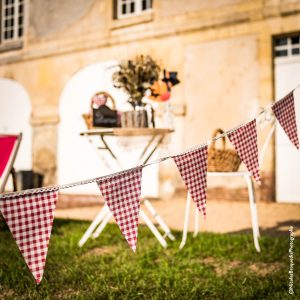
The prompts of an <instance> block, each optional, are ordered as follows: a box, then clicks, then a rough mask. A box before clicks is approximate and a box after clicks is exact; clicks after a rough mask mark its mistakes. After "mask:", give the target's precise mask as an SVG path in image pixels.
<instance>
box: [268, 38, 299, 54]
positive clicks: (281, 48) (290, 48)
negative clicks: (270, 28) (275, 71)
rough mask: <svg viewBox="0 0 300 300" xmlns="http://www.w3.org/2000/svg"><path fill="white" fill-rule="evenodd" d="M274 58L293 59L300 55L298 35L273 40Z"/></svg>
mask: <svg viewBox="0 0 300 300" xmlns="http://www.w3.org/2000/svg"><path fill="white" fill-rule="evenodd" d="M274 54H275V57H294V56H296V55H300V34H293V35H290V36H281V37H276V38H275V39H274Z"/></svg>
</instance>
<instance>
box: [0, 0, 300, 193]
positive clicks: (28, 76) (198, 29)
mask: <svg viewBox="0 0 300 300" xmlns="http://www.w3.org/2000/svg"><path fill="white" fill-rule="evenodd" d="M2 2H5V1H2ZM118 2H119V1H112V0H64V1H59V0H51V1H50V0H43V1H40V0H24V25H23V27H24V32H23V34H22V37H21V38H20V39H18V41H15V42H12V43H5V45H4V44H1V45H0V51H1V52H0V77H1V78H9V79H12V80H15V81H17V82H18V83H20V84H21V85H22V86H23V87H24V88H25V89H26V90H27V92H28V94H29V96H30V101H31V106H32V113H31V120H30V124H31V126H32V130H33V132H32V163H33V169H35V170H37V171H42V172H43V173H45V174H46V182H45V184H47V185H49V184H53V183H56V171H57V135H58V124H59V122H60V116H59V110H58V107H59V99H60V95H61V93H62V90H63V88H64V86H65V85H66V83H67V82H68V80H69V78H70V77H71V76H72V75H73V74H74V73H76V72H77V71H79V70H80V69H82V68H84V67H85V66H87V65H89V64H93V63H96V62H101V61H108V60H122V59H127V58H131V57H133V56H135V55H136V54H141V53H143V54H151V55H152V56H153V57H154V58H155V59H157V60H159V61H160V62H161V63H162V65H163V66H164V67H166V68H167V69H170V70H176V71H178V72H179V78H180V79H181V84H180V85H178V87H176V91H175V92H174V93H173V95H172V97H173V98H172V103H173V105H174V106H175V107H177V108H178V109H177V110H178V111H177V113H176V111H175V113H176V116H175V124H176V127H177V128H176V132H175V133H174V138H173V140H172V146H173V150H175V151H176V150H182V149H187V148H188V147H190V146H194V145H195V144H197V143H199V144H200V143H202V142H203V141H206V140H207V139H208V138H210V136H211V134H212V132H213V131H214V129H215V128H216V127H221V128H224V129H230V128H232V127H233V126H235V125H237V124H239V123H240V122H242V121H247V120H248V119H249V118H251V117H253V114H254V113H255V111H256V109H257V108H258V107H264V106H265V105H267V104H268V103H269V102H270V101H271V100H272V99H274V96H275V95H274V69H273V59H274V57H273V46H272V45H273V39H274V37H275V36H279V35H284V34H288V33H293V32H299V31H300V1H294V0H266V1H261V0H243V1H241V0H212V1H204V0H186V1H181V0H153V1H149V3H150V4H149V5H150V6H152V8H151V9H147V10H145V11H144V12H142V13H136V14H134V15H133V16H130V17H120V16H119V18H118V11H117V7H116V6H117V5H118ZM133 2H134V1H133ZM274 153H275V149H274V142H273V144H272V146H271V147H270V148H269V149H268V153H267V158H266V160H265V162H264V164H263V166H262V171H263V189H262V191H263V198H265V199H274V171H275V163H274ZM160 176H161V179H162V180H166V179H168V178H173V177H174V178H175V179H174V180H175V182H177V183H178V184H179V182H180V180H179V179H176V178H178V174H177V173H176V170H175V168H173V169H172V171H170V166H169V165H168V164H166V165H163V166H161V170H160ZM176 180H177V181H176Z"/></svg>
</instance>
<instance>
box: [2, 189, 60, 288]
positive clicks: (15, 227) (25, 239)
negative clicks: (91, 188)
mask: <svg viewBox="0 0 300 300" xmlns="http://www.w3.org/2000/svg"><path fill="white" fill-rule="evenodd" d="M56 201H57V190H55V191H48V192H47V191H45V192H41V193H35V194H27V195H24V196H18V197H15V198H10V199H4V200H1V201H0V211H1V213H2V215H3V217H4V219H5V222H6V224H7V226H8V227H9V230H10V232H11V234H12V236H13V237H14V239H15V240H16V243H17V245H18V247H19V249H20V252H21V253H22V255H23V257H24V260H25V262H26V264H27V266H28V268H29V270H30V272H31V273H32V275H33V276H34V278H35V281H36V283H37V284H39V283H40V282H41V280H42V278H43V273H44V268H45V264H46V257H47V252H48V245H49V240H50V235H51V230H52V225H53V213H54V210H55V207H56Z"/></svg>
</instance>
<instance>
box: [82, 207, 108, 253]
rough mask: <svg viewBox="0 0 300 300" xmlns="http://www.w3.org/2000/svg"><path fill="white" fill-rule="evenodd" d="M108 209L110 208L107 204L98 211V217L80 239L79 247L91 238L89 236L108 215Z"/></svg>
mask: <svg viewBox="0 0 300 300" xmlns="http://www.w3.org/2000/svg"><path fill="white" fill-rule="evenodd" d="M107 210H108V207H107V205H104V207H103V208H102V209H101V211H100V212H99V213H98V215H97V216H96V218H95V219H94V221H93V222H92V224H91V225H90V227H89V228H88V229H87V231H86V232H85V233H84V235H83V236H82V238H81V240H80V241H79V243H78V246H79V247H82V246H83V245H84V244H85V242H86V241H87V240H88V239H89V237H90V236H91V235H92V233H93V231H94V230H95V229H96V227H97V226H98V224H99V223H101V221H102V220H103V218H104V217H105V216H106V214H107Z"/></svg>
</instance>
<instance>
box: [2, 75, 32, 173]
mask: <svg viewBox="0 0 300 300" xmlns="http://www.w3.org/2000/svg"><path fill="white" fill-rule="evenodd" d="M0 91H1V109H0V133H10V134H15V133H19V132H22V134H23V136H22V142H21V145H20V149H19V151H18V155H17V157H16V161H15V164H14V166H15V169H16V170H17V171H18V170H20V169H25V170H26V169H32V128H31V126H30V115H31V103H30V98H29V95H28V93H27V91H26V90H25V89H24V87H23V86H22V85H21V84H19V83H18V82H16V81H14V80H11V79H6V78H0Z"/></svg>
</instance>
